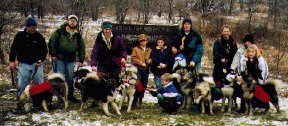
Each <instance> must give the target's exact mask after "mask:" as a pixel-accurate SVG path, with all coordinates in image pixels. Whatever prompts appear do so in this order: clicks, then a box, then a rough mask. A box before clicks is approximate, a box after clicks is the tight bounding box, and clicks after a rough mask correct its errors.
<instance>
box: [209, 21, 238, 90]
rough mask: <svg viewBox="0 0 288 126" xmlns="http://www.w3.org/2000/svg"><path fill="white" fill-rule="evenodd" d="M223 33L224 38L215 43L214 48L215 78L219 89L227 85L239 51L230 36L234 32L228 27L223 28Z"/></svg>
mask: <svg viewBox="0 0 288 126" xmlns="http://www.w3.org/2000/svg"><path fill="white" fill-rule="evenodd" d="M221 33H222V36H221V37H219V38H218V39H217V40H216V41H215V42H214V46H213V56H214V59H213V62H214V64H215V66H214V70H213V78H214V81H215V83H216V85H217V86H218V87H221V85H223V84H224V83H225V80H226V79H225V78H226V75H227V74H228V73H230V66H231V64H232V61H233V57H234V55H235V53H236V52H237V49H238V48H237V44H236V43H235V41H234V39H233V38H232V36H230V35H231V33H232V32H231V29H230V28H229V27H228V26H223V27H222V32H221Z"/></svg>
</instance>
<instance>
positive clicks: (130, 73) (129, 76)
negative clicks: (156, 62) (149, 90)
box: [119, 66, 138, 112]
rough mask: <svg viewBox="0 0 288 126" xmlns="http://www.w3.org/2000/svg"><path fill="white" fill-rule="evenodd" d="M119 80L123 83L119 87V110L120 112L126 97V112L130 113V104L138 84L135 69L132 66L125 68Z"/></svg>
mask: <svg viewBox="0 0 288 126" xmlns="http://www.w3.org/2000/svg"><path fill="white" fill-rule="evenodd" d="M120 78H121V79H122V81H123V83H122V85H121V86H120V87H121V88H122V97H121V99H120V103H119V109H120V110H121V108H122V104H123V102H124V100H125V97H126V96H128V109H127V112H130V111H131V107H132V102H133V99H134V93H135V91H136V85H137V82H138V81H137V68H136V67H133V66H131V67H130V68H127V70H126V72H125V73H124V74H123V75H122V76H121V77H120Z"/></svg>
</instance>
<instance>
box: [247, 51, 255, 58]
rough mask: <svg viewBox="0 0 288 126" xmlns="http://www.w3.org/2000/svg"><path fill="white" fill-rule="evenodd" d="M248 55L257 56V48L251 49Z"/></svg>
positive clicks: (250, 56)
mask: <svg viewBox="0 0 288 126" xmlns="http://www.w3.org/2000/svg"><path fill="white" fill-rule="evenodd" d="M248 55H249V58H253V57H255V55H256V50H255V49H249V51H248Z"/></svg>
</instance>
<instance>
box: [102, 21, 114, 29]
mask: <svg viewBox="0 0 288 126" xmlns="http://www.w3.org/2000/svg"><path fill="white" fill-rule="evenodd" d="M101 27H102V29H105V28H112V23H111V22H110V21H104V22H103V23H102V26H101Z"/></svg>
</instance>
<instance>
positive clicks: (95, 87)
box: [79, 72, 121, 116]
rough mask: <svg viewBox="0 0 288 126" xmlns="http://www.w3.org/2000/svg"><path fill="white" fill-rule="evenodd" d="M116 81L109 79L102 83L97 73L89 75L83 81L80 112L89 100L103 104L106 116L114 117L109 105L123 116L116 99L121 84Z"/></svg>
mask: <svg viewBox="0 0 288 126" xmlns="http://www.w3.org/2000/svg"><path fill="white" fill-rule="evenodd" d="M118 81H119V80H116V79H108V80H106V82H104V83H101V82H100V77H99V76H98V75H97V73H96V72H92V73H88V74H87V76H86V77H84V78H83V79H82V81H81V95H82V104H81V106H80V109H79V110H80V111H81V110H82V109H83V107H84V104H85V102H86V101H87V100H88V99H94V100H95V101H100V103H102V104H101V105H102V108H103V110H104V112H105V114H106V115H108V116H110V115H112V114H111V113H109V111H108V103H110V104H111V105H112V107H113V109H114V110H115V111H116V113H117V115H121V113H120V111H119V108H118V106H117V105H116V103H115V98H116V96H117V94H118V90H119V86H120V83H119V82H118Z"/></svg>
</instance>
